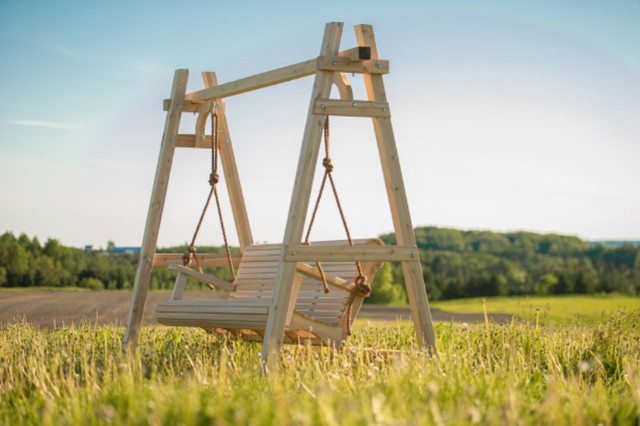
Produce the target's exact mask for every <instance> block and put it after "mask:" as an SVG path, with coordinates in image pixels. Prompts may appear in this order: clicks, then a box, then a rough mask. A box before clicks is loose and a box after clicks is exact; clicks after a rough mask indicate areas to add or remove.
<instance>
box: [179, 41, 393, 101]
mask: <svg viewBox="0 0 640 426" xmlns="http://www.w3.org/2000/svg"><path fill="white" fill-rule="evenodd" d="M338 42H339V41H338ZM316 71H340V72H351V73H360V74H362V73H372V74H380V75H381V74H388V73H389V61H386V60H381V59H375V60H373V59H372V60H367V61H361V60H359V59H358V60H352V59H351V58H349V57H347V56H339V52H336V54H335V55H320V56H319V57H318V58H315V59H310V60H307V61H303V62H299V63H297V64H293V65H287V66H285V67H281V68H278V69H275V70H271V71H266V72H263V73H260V74H256V75H252V76H250V77H245V78H242V79H239V80H235V81H231V82H229V83H224V84H221V85H219V86H215V87H210V88H205V89H202V90H198V91H196V92H192V93H188V94H187V95H186V96H185V100H188V101H191V102H192V103H196V102H204V101H208V100H211V99H222V98H226V97H229V96H234V95H239V94H241V93H246V92H250V91H252V90H257V89H262V88H263V87H268V86H273V85H274V84H279V83H284V82H286V81H291V80H295V79H298V78H302V77H307V76H309V75H313V74H314V73H315V72H316Z"/></svg>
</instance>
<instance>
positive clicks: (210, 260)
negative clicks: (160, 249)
mask: <svg viewBox="0 0 640 426" xmlns="http://www.w3.org/2000/svg"><path fill="white" fill-rule="evenodd" d="M182 256H183V254H182V253H156V254H155V255H154V256H153V267H154V268H166V267H167V266H169V265H171V264H174V265H178V264H180V263H182ZM241 259H242V254H241V253H232V254H231V261H232V262H233V265H234V266H238V265H239V264H240V260H241ZM198 261H199V262H200V266H202V267H203V268H219V267H228V266H229V261H228V260H227V255H226V254H225V253H198Z"/></svg>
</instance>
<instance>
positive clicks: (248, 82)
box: [185, 59, 317, 102]
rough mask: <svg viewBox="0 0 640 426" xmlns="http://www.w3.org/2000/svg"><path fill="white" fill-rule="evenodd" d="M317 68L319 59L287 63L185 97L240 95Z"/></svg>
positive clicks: (203, 99) (198, 99)
mask: <svg viewBox="0 0 640 426" xmlns="http://www.w3.org/2000/svg"><path fill="white" fill-rule="evenodd" d="M316 68H317V59H310V60H308V61H303V62H299V63H297V64H293V65H287V66H286V67H282V68H278V69H275V70H271V71H267V72H263V73H260V74H256V75H252V76H250V77H245V78H241V79H240V80H235V81H231V82H229V83H224V84H221V85H217V86H213V87H209V88H206V89H202V90H198V91H196V92H192V93H189V94H187V95H186V96H185V99H187V100H189V101H192V102H198V101H207V100H211V99H222V98H226V97H229V96H233V95H239V94H240V93H245V92H250V91H252V90H256V89H261V88H263V87H268V86H273V85H274V84H278V83H284V82H285V81H291V80H295V79H297V78H301V77H306V76H309V75H312V74H313V73H315V72H316Z"/></svg>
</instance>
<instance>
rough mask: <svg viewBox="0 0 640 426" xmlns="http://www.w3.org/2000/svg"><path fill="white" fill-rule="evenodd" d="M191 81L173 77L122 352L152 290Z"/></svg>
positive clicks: (134, 335) (133, 340)
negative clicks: (166, 205)
mask: <svg viewBox="0 0 640 426" xmlns="http://www.w3.org/2000/svg"><path fill="white" fill-rule="evenodd" d="M188 79H189V70H186V69H179V70H177V71H176V72H175V74H174V77H173V87H172V89H171V98H170V99H171V107H170V108H169V112H168V113H167V116H166V121H165V125H164V133H163V135H162V144H161V145H160V153H159V155H158V166H157V168H156V176H155V179H154V182H153V190H152V193H151V200H150V202H149V211H148V213H147V223H146V226H145V229H144V236H143V239H142V247H141V248H140V255H139V257H138V270H137V271H136V278H135V281H134V284H133V295H132V298H131V306H130V308H129V315H128V317H127V329H126V331H125V335H124V342H123V346H124V348H123V349H125V350H126V349H127V348H128V347H129V346H130V345H131V346H132V347H135V346H136V345H137V343H138V335H139V333H140V323H141V322H142V314H143V312H144V304H145V301H146V299H147V292H148V290H149V281H150V280H151V270H152V265H151V262H152V260H153V255H154V253H155V251H156V244H157V242H158V231H159V230H160V222H161V221H162V210H163V208H164V201H165V198H166V195H167V187H168V185H169V175H170V173H171V165H172V164H173V154H174V151H175V143H176V136H177V135H178V128H179V127H180V118H181V116H182V103H183V101H184V95H185V91H186V88H187V80H188Z"/></svg>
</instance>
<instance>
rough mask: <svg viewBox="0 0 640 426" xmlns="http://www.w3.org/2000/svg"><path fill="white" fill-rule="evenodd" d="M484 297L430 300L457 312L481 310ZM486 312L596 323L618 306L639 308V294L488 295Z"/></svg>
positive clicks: (556, 322)
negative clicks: (636, 295) (637, 295)
mask: <svg viewBox="0 0 640 426" xmlns="http://www.w3.org/2000/svg"><path fill="white" fill-rule="evenodd" d="M482 300H483V298H472V299H456V300H445V301H438V302H433V303H431V306H432V307H434V308H438V309H442V310H445V311H449V312H457V313H482V312H483V307H482ZM485 302H486V307H487V311H488V312H501V313H505V314H511V315H515V316H516V317H518V318H523V319H527V320H535V317H536V313H538V315H539V321H540V323H543V324H544V323H551V324H566V323H568V322H579V323H589V324H595V323H597V322H598V321H599V320H600V319H601V318H603V317H606V316H608V315H609V314H611V313H615V312H617V311H618V310H622V311H633V310H638V309H640V297H629V296H620V295H586V296H577V295H568V296H549V297H534V296H522V297H487V298H485Z"/></svg>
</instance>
